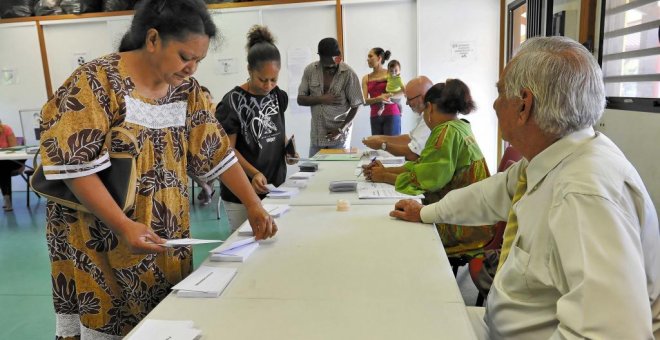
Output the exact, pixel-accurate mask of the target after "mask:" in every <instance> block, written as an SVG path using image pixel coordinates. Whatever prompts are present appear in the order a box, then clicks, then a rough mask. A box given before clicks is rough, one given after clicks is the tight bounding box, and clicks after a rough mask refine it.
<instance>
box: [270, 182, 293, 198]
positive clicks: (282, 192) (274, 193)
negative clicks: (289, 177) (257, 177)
mask: <svg viewBox="0 0 660 340" xmlns="http://www.w3.org/2000/svg"><path fill="white" fill-rule="evenodd" d="M266 187H267V188H268V191H269V192H268V197H270V198H291V197H293V196H295V195H297V194H298V192H299V190H298V188H289V187H283V186H282V187H275V186H274V185H272V184H268V185H267V186H266Z"/></svg>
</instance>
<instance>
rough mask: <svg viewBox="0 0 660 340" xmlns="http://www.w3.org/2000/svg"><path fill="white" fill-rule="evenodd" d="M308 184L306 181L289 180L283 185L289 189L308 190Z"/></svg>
mask: <svg viewBox="0 0 660 340" xmlns="http://www.w3.org/2000/svg"><path fill="white" fill-rule="evenodd" d="M307 183H309V181H308V180H306V179H287V180H286V182H284V183H283V184H282V185H283V186H285V187H289V188H298V189H305V188H307Z"/></svg>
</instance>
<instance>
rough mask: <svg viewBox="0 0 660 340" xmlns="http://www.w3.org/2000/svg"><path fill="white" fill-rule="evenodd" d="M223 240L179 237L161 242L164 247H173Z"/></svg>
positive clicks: (220, 241)
mask: <svg viewBox="0 0 660 340" xmlns="http://www.w3.org/2000/svg"><path fill="white" fill-rule="evenodd" d="M222 242H224V241H222V240H202V239H197V238H179V239H172V240H167V241H165V243H163V244H161V246H163V247H167V248H173V247H183V246H192V245H195V244H206V243H222Z"/></svg>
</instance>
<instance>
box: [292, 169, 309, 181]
mask: <svg viewBox="0 0 660 340" xmlns="http://www.w3.org/2000/svg"><path fill="white" fill-rule="evenodd" d="M312 177H314V173H313V172H302V171H298V172H296V173H295V174H293V175H291V176H289V179H306V180H308V179H310V178H312Z"/></svg>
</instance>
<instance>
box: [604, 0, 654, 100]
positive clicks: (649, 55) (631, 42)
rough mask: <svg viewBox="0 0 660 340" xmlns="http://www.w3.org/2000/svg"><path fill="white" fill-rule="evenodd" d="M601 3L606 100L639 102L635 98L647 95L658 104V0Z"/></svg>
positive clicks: (608, 0) (615, 0)
mask: <svg viewBox="0 0 660 340" xmlns="http://www.w3.org/2000/svg"><path fill="white" fill-rule="evenodd" d="M604 6H605V8H604V15H603V30H602V32H603V40H602V48H601V51H602V67H603V76H604V81H605V91H606V93H607V96H608V97H609V98H608V99H609V101H610V103H615V104H616V103H618V104H626V103H628V104H632V103H641V102H643V100H639V99H641V98H647V99H655V100H651V101H650V103H651V105H658V104H659V103H658V100H657V99H658V98H660V1H658V0H606V1H604ZM617 98H619V99H617ZM656 109H658V107H656ZM645 111H646V110H645ZM651 111H655V110H651Z"/></svg>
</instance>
